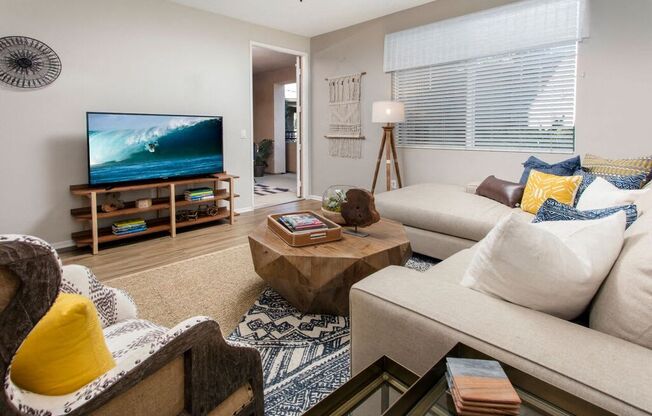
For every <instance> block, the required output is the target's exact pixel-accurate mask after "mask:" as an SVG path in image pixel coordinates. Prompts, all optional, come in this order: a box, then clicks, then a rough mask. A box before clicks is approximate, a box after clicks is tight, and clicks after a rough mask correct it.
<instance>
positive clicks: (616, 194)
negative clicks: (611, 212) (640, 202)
mask: <svg viewBox="0 0 652 416" xmlns="http://www.w3.org/2000/svg"><path fill="white" fill-rule="evenodd" d="M647 192H649V189H619V188H617V187H616V186H614V185H612V184H611V183H609V182H608V181H607V180H606V179H603V178H600V177H597V178H595V180H594V181H593V182H592V183H591V185H589V186H588V187H587V188H586V190H585V191H584V192H583V193H582V196H581V197H580V199H579V201H577V209H579V210H582V211H585V210H588V209H601V208H609V207H616V206H620V205H627V204H631V203H634V202H635V201H636V200H637V199H638V198H639V197H640V196H642V195H643V194H645V193H647Z"/></svg>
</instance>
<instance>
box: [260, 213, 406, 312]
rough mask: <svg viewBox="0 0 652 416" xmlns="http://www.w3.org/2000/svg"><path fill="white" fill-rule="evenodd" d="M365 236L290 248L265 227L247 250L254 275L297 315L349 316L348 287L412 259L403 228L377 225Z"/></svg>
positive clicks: (386, 222) (385, 222)
mask: <svg viewBox="0 0 652 416" xmlns="http://www.w3.org/2000/svg"><path fill="white" fill-rule="evenodd" d="M364 231H365V232H367V233H369V236H368V237H356V236H352V235H348V234H344V237H343V238H342V239H341V240H339V241H336V242H333V243H325V244H320V245H314V246H308V247H291V246H289V245H287V244H286V243H285V242H284V241H283V240H281V238H280V237H278V236H277V235H276V234H274V233H273V232H272V231H271V230H269V229H268V228H267V222H264V223H262V224H260V225H259V226H258V227H257V228H256V229H255V230H254V231H253V232H252V233H251V234H250V235H249V247H250V248H251V255H252V257H253V260H254V268H255V269H256V272H257V273H258V275H260V277H262V278H263V279H264V280H265V281H266V282H267V283H268V284H269V285H270V286H271V287H272V288H274V289H275V290H276V291H277V292H279V293H280V294H281V295H283V297H285V298H286V299H287V300H288V301H289V302H290V303H291V304H292V305H294V306H295V307H296V308H297V309H299V310H300V311H302V312H304V313H328V314H335V315H348V314H349V291H350V290H351V286H353V285H354V284H355V283H356V282H359V281H360V280H362V279H364V278H365V277H367V276H369V275H370V274H372V273H374V272H377V271H378V270H380V269H383V268H385V267H387V266H390V265H400V266H402V265H404V264H405V263H406V262H407V260H408V259H409V258H410V256H411V255H412V250H411V248H410V242H409V241H408V239H407V236H406V235H405V229H404V228H403V225H401V224H399V223H397V222H394V221H390V220H381V221H380V222H378V223H376V224H374V225H372V226H371V227H367V228H365V229H364Z"/></svg>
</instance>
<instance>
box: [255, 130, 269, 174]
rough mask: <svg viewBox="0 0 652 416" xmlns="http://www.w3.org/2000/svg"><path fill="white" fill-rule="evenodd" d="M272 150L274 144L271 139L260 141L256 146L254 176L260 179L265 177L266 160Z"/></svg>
mask: <svg viewBox="0 0 652 416" xmlns="http://www.w3.org/2000/svg"><path fill="white" fill-rule="evenodd" d="M273 150H274V142H273V141H272V140H271V139H264V140H261V142H260V143H258V144H257V145H256V154H255V159H254V176H255V177H256V178H260V177H261V176H264V175H265V168H266V167H267V158H269V157H270V156H271V154H272V151H273Z"/></svg>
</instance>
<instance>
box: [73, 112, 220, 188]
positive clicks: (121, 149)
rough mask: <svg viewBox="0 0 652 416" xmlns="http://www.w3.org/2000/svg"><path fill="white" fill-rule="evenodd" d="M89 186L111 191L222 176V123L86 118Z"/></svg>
mask: <svg viewBox="0 0 652 416" xmlns="http://www.w3.org/2000/svg"><path fill="white" fill-rule="evenodd" d="M86 136H87V139H88V183H89V184H90V185H104V186H107V187H108V186H114V185H118V184H125V183H137V182H146V181H153V180H160V179H178V178H191V177H197V176H202V175H208V174H214V173H220V172H223V171H224V154H223V153H224V152H223V142H222V117H219V116H215V117H209V116H184V115H167V114H129V113H96V112H89V113H86Z"/></svg>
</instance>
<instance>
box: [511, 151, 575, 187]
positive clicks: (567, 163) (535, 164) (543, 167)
mask: <svg viewBox="0 0 652 416" xmlns="http://www.w3.org/2000/svg"><path fill="white" fill-rule="evenodd" d="M523 168H524V169H523V174H522V175H521V180H520V181H519V182H521V183H522V184H523V185H525V184H526V183H527V181H528V179H529V177H530V171H531V170H532V169H536V170H538V171H539V172H543V173H549V174H551V175H557V176H571V175H573V172H575V171H576V170H577V169H579V168H580V157H579V156H573V157H571V158H570V159H566V160H562V161H561V162H557V163H552V164H551V163H547V162H544V161H543V160H541V159H539V158H538V157H535V156H530V157H529V158H528V159H527V160H526V161H525V162H523Z"/></svg>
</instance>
